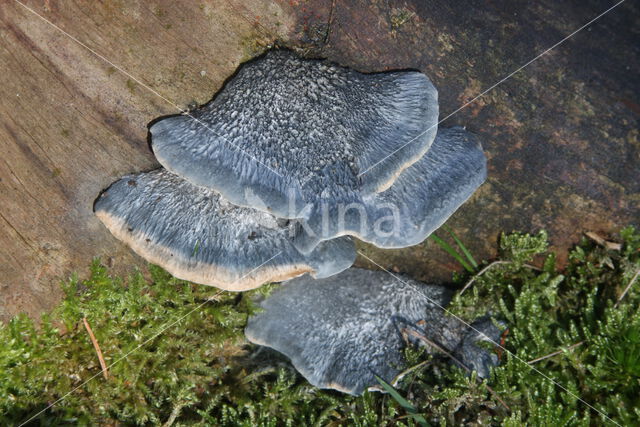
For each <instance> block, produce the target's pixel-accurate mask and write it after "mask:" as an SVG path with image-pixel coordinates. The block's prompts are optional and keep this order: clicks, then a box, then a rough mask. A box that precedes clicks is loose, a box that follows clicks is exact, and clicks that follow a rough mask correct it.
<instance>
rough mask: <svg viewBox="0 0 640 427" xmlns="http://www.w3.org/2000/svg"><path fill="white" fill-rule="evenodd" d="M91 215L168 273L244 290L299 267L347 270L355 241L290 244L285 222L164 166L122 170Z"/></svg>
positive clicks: (324, 271)
mask: <svg viewBox="0 0 640 427" xmlns="http://www.w3.org/2000/svg"><path fill="white" fill-rule="evenodd" d="M94 209H95V213H96V215H97V216H98V218H100V220H101V221H102V222H103V223H104V225H105V226H106V227H107V228H108V229H109V231H111V233H112V234H113V235H114V236H115V237H117V238H118V239H120V240H122V241H123V242H125V243H126V244H128V245H129V246H130V247H131V248H132V249H133V250H134V251H135V252H136V253H137V254H139V255H140V256H142V257H143V258H145V259H146V260H148V261H149V262H152V263H154V264H158V265H160V266H161V267H163V268H164V269H166V270H167V271H168V272H170V273H171V274H173V275H174V276H176V277H178V278H180V279H185V280H190V281H193V282H196V283H201V284H205V285H212V286H216V287H218V288H221V289H225V290H232V291H244V290H248V289H252V288H256V287H258V286H260V285H261V284H263V283H265V282H269V281H281V280H286V279H289V278H291V277H295V276H298V275H301V274H304V273H311V274H314V275H316V276H317V277H325V276H327V275H331V274H335V273H337V272H339V271H341V270H344V269H345V268H348V267H349V266H350V265H351V264H352V263H353V261H354V259H355V249H354V246H353V242H351V241H349V240H346V239H336V240H333V241H331V242H328V244H327V245H325V246H323V247H319V248H318V249H317V250H314V251H313V252H312V253H310V254H308V255H303V254H301V253H300V252H298V251H297V250H296V249H295V248H294V247H293V245H292V244H291V241H290V240H291V236H290V233H291V230H290V228H291V225H290V224H289V221H287V220H279V219H277V218H275V217H273V216H272V215H270V214H267V213H264V212H261V211H256V210H254V209H249V208H239V207H237V206H234V205H232V204H230V203H229V202H227V201H226V200H224V199H223V198H222V197H221V196H220V195H219V194H217V193H215V192H214V191H211V190H209V189H206V188H202V187H198V186H196V185H193V184H191V183H189V182H188V181H186V180H184V179H182V178H180V177H178V176H177V175H174V174H172V173H170V172H168V171H166V170H165V169H157V170H154V171H151V172H147V173H140V174H135V175H128V176H125V177H123V178H122V179H120V180H119V181H116V182H115V183H113V184H112V185H111V186H110V187H109V188H108V189H107V190H106V191H104V192H103V193H102V194H101V195H100V197H99V198H98V199H97V200H96V203H95V206H94Z"/></svg>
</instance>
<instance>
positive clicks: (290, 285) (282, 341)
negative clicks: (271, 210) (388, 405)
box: [245, 268, 500, 395]
mask: <svg viewBox="0 0 640 427" xmlns="http://www.w3.org/2000/svg"><path fill="white" fill-rule="evenodd" d="M451 296H452V293H451V291H450V290H448V289H447V288H445V287H443V286H437V285H427V284H425V283H421V282H417V281H415V280H412V279H409V278H407V277H404V276H403V277H402V281H400V280H398V278H396V277H393V276H392V275H390V274H388V273H386V272H382V271H370V270H363V269H359V268H350V269H348V270H345V271H343V272H341V273H339V274H337V275H335V276H332V277H329V278H326V279H318V280H314V279H313V278H311V277H309V276H307V275H305V276H302V277H298V278H296V279H292V280H290V281H288V282H285V283H284V284H283V285H282V286H281V287H280V288H278V289H276V290H275V291H274V292H273V293H272V295H271V296H270V297H268V298H267V299H265V300H263V301H261V302H260V306H261V307H262V308H263V311H261V312H259V313H258V314H256V315H254V316H253V317H251V318H250V319H249V321H248V324H247V327H246V329H245V335H246V337H247V338H248V339H249V341H251V342H253V343H255V344H259V345H263V346H267V347H270V348H273V349H275V350H277V351H279V352H280V353H283V354H284V355H285V356H287V357H288V358H289V359H291V362H292V364H293V366H294V367H295V368H296V369H297V370H298V371H299V372H300V373H301V374H302V375H303V376H304V377H305V378H306V379H307V380H308V381H309V382H310V383H311V384H313V385H315V386H317V387H320V388H331V389H336V390H339V391H342V392H345V393H350V394H356V395H357V394H360V393H362V392H363V391H364V390H366V389H367V388H368V387H370V386H374V385H376V384H378V383H377V381H376V379H375V375H378V376H380V377H381V378H382V379H384V380H386V381H388V382H392V380H393V379H394V378H395V377H396V376H397V375H398V374H400V372H401V370H402V369H403V368H404V366H403V365H404V358H403V352H402V349H403V347H405V346H406V342H405V340H404V338H403V333H405V331H406V330H408V329H411V330H413V331H419V333H421V334H423V335H424V336H425V337H426V338H427V339H429V340H431V341H432V342H434V343H437V344H438V345H439V346H441V347H442V348H444V349H446V350H447V351H450V352H451V353H452V354H453V355H454V357H456V359H457V360H459V361H460V362H462V363H463V364H464V365H465V366H466V367H468V368H470V369H473V370H477V372H478V375H480V376H487V375H488V373H489V369H490V367H491V366H495V365H496V364H497V363H498V359H497V356H496V354H495V353H492V352H491V351H489V350H487V349H484V348H482V347H480V346H477V345H476V343H478V342H479V341H485V340H488V338H487V336H485V335H483V334H487V335H488V337H489V338H490V339H491V340H493V341H494V342H496V341H497V340H499V339H500V331H499V329H498V328H496V327H495V326H494V325H493V324H492V323H491V322H490V321H485V322H479V323H475V324H474V325H473V327H474V328H475V329H477V330H479V331H480V332H481V333H478V332H476V331H475V330H474V329H471V328H469V326H468V325H466V324H464V323H463V322H461V321H460V320H459V319H456V318H455V317H451V316H447V315H445V313H444V311H443V310H442V309H441V308H440V307H442V306H446V304H447V303H448V302H449V301H450V299H451ZM427 350H428V351H430V352H434V353H435V352H437V351H436V350H435V349H433V348H431V347H427Z"/></svg>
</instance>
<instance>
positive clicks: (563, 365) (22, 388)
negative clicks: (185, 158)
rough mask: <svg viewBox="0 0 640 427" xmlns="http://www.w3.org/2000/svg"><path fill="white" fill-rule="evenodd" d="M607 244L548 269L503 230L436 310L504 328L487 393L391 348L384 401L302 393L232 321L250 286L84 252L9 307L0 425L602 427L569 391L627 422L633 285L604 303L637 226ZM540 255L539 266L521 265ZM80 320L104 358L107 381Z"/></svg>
mask: <svg viewBox="0 0 640 427" xmlns="http://www.w3.org/2000/svg"><path fill="white" fill-rule="evenodd" d="M620 240H621V241H622V242H623V246H622V249H621V250H619V251H615V250H605V249H604V248H601V247H599V246H596V245H594V244H593V243H592V242H589V241H584V242H581V244H580V245H579V246H577V247H576V248H575V249H574V250H573V251H572V252H571V254H570V263H569V266H568V267H567V268H566V269H565V270H563V271H558V270H557V269H556V267H555V262H554V259H555V258H554V256H553V254H546V253H545V251H546V250H547V237H546V235H545V234H544V233H540V234H538V235H535V236H529V235H524V234H511V235H504V236H503V237H502V239H501V242H500V261H502V263H498V264H494V265H493V266H492V267H490V268H489V269H487V270H485V271H484V273H483V274H482V275H480V276H477V277H476V279H475V282H474V283H473V286H472V287H471V288H470V289H469V290H468V291H466V292H465V293H464V294H463V295H461V296H457V297H456V298H455V299H454V302H453V303H452V305H451V306H450V309H451V310H452V311H453V312H455V313H456V314H457V315H458V316H460V317H462V318H464V319H465V320H466V321H468V322H470V321H472V320H473V319H475V318H477V317H479V316H481V315H483V314H484V313H486V312H487V310H490V311H491V313H492V315H493V317H494V318H495V319H496V320H501V321H505V322H506V323H507V324H508V326H509V332H508V334H507V335H505V336H504V342H503V345H504V346H505V347H506V349H507V350H508V351H509V352H510V353H507V352H504V351H502V352H500V355H501V359H502V363H501V365H500V366H499V367H498V368H496V369H495V370H494V371H493V373H492V377H491V378H490V379H489V380H488V384H489V385H490V387H491V388H492V389H493V390H494V392H495V395H494V394H492V393H490V392H489V390H488V388H487V386H486V384H485V383H482V382H479V381H477V380H476V378H475V377H467V376H465V374H464V372H462V371H461V370H460V369H458V368H455V367H452V366H451V365H450V364H449V363H448V361H447V360H446V359H445V358H444V357H438V356H428V355H426V354H425V353H424V352H422V351H419V350H414V349H407V352H406V356H407V360H408V361H409V363H410V364H412V365H418V364H420V367H419V368H417V369H414V370H412V371H411V372H410V373H408V374H407V375H406V376H405V377H404V379H403V381H402V383H401V384H400V385H398V387H397V388H398V393H399V397H400V399H399V400H396V399H393V398H390V397H389V395H382V394H378V393H366V394H365V395H364V396H362V397H357V398H356V397H352V396H346V395H342V394H339V393H337V392H330V391H321V390H317V389H315V388H313V387H312V386H310V385H309V384H308V383H306V382H305V381H304V380H303V379H302V378H301V377H300V376H299V375H297V374H296V373H295V372H294V371H293V370H292V369H291V367H290V366H289V365H288V364H287V363H286V362H285V361H284V360H282V358H279V357H277V356H276V355H274V354H273V353H270V352H267V351H264V350H263V351H256V349H255V347H251V346H248V345H247V344H246V342H245V341H244V338H243V328H244V325H245V322H246V319H247V316H248V315H249V314H250V313H252V312H253V311H254V310H255V308H254V307H253V305H252V303H251V302H250V299H251V296H252V295H255V294H256V293H263V294H267V293H268V292H270V291H271V290H272V289H273V288H274V286H266V287H263V288H261V289H260V290H257V291H253V292H250V293H245V294H232V293H227V292H222V293H219V292H218V291H217V290H215V289H212V288H208V287H204V286H198V285H194V284H191V283H188V282H184V281H181V280H177V279H175V278H172V277H171V276H170V275H168V274H167V273H166V272H164V271H163V270H161V269H160V268H158V267H154V266H151V267H149V272H148V275H147V276H148V277H149V278H148V279H145V278H144V276H143V274H141V273H135V274H133V275H132V276H131V277H129V278H128V279H126V280H123V279H121V278H117V277H112V276H110V275H109V273H108V271H107V269H106V268H105V267H103V266H102V265H100V263H99V262H98V261H96V262H94V263H93V265H92V267H91V277H90V278H89V279H87V280H84V281H79V280H78V279H77V278H72V279H70V280H68V281H66V282H64V283H63V288H64V291H65V295H66V297H65V299H64V301H63V302H62V304H61V306H60V307H59V308H58V309H56V310H55V311H54V312H53V313H51V314H49V315H47V316H44V317H43V318H42V320H41V322H39V324H38V326H37V327H36V325H35V324H34V322H33V321H31V320H30V319H28V318H26V317H25V316H18V317H16V318H14V319H13V320H11V321H10V322H9V323H8V324H7V325H3V326H1V327H0V342H2V343H3V345H2V346H1V347H0V424H15V423H19V422H21V421H24V420H26V419H28V418H29V417H30V416H32V415H34V414H36V413H38V412H40V411H41V410H44V409H45V408H47V406H48V405H49V404H50V403H53V402H56V401H57V400H58V399H61V398H62V400H61V401H59V402H57V403H56V404H55V405H54V406H53V407H51V408H49V409H46V410H45V411H44V412H42V414H40V415H39V416H38V417H37V422H39V423H41V424H69V423H74V424H76V423H79V424H117V423H124V424H159V423H165V422H167V421H172V422H175V423H177V424H200V425H223V426H224V425H234V426H235V425H247V426H248V425H307V424H318V425H326V424H333V425H339V424H348V425H359V426H369V425H371V426H374V425H376V426H377V425H415V423H414V420H415V419H418V418H416V416H415V414H414V415H412V416H411V417H408V415H409V414H407V412H406V409H404V408H403V405H402V404H401V403H402V402H404V403H405V405H404V407H406V402H405V399H406V400H407V401H409V402H410V403H411V407H412V408H414V409H412V411H413V410H415V411H416V412H417V413H420V414H422V415H423V416H424V418H425V419H426V420H427V421H428V422H430V423H435V424H440V425H458V424H465V423H473V424H493V425H496V424H503V425H509V426H511V425H513V426H515V425H522V424H530V425H551V424H558V425H596V424H602V423H603V422H605V421H606V419H605V418H604V417H603V416H602V415H600V414H599V413H598V412H596V411H595V410H593V409H590V408H589V406H587V405H586V404H584V403H583V402H582V401H580V400H579V399H578V398H577V397H576V396H579V397H580V399H582V400H584V401H585V402H588V403H589V404H590V405H592V406H593V407H595V408H596V409H597V410H598V411H601V412H603V413H605V414H607V416H609V417H611V418H612V419H613V420H615V421H616V422H617V423H620V424H622V425H631V424H633V423H634V421H635V420H637V419H638V417H639V416H640V409H638V408H640V405H639V403H640V402H639V398H638V396H640V352H639V351H638V348H640V315H639V313H638V307H639V306H640V292H639V291H638V288H640V283H636V286H633V287H631V288H630V289H629V291H628V293H627V294H626V295H625V297H624V298H623V299H622V301H621V302H620V303H619V304H618V305H615V302H616V300H617V299H618V298H619V296H620V295H621V294H622V292H623V290H624V289H625V288H626V287H627V285H628V284H629V283H630V281H631V280H632V278H633V277H634V275H635V274H636V272H637V271H638V269H640V233H638V232H637V231H636V230H634V229H632V228H626V229H624V230H622V231H621V233H620ZM541 256H544V258H543V266H542V268H541V269H540V270H538V269H535V268H532V266H531V265H529V264H528V263H530V262H531V260H532V259H534V258H536V259H538V258H540V257H541ZM483 267H486V264H485V265H480V266H478V270H481V269H483ZM470 277H471V275H469V276H468V277H467V279H469V278H470ZM84 317H86V319H87V321H88V323H89V324H90V325H91V328H92V330H93V332H94V334H95V336H96V339H97V341H98V342H99V345H100V348H101V350H102V353H103V355H104V358H105V361H106V363H107V365H109V368H108V371H109V378H108V379H104V378H103V377H102V375H101V372H100V365H99V363H98V358H97V356H96V352H95V349H94V347H93V345H92V343H91V340H90V339H89V336H88V334H87V331H86V330H85V328H84V326H83V322H82V319H83V318H84ZM580 343H581V344H580ZM576 344H579V345H576ZM562 349H565V350H564V351H563V352H560V353H558V354H555V355H553V356H551V357H547V358H545V359H543V360H540V361H539V362H536V363H534V364H533V365H530V364H528V363H526V362H527V361H530V360H532V359H536V358H540V357H541V356H545V355H551V354H554V353H555V352H556V351H557V350H562ZM532 366H533V367H534V368H535V369H536V370H537V371H536V370H534V369H532ZM542 374H544V376H543V375H542ZM545 376H546V377H547V378H552V379H553V380H554V381H556V382H557V383H558V384H560V385H561V386H562V388H561V387H558V386H557V385H555V384H553V383H552V382H550V381H549V380H548V379H546V378H545ZM495 396H499V398H500V399H501V400H502V402H499V401H498V400H497V399H496V397H495ZM399 402H400V403H399ZM504 405H506V406H507V407H508V408H509V409H507V407H505V406H504Z"/></svg>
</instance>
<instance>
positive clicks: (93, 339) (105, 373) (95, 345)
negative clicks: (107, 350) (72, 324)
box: [82, 317, 109, 380]
mask: <svg viewBox="0 0 640 427" xmlns="http://www.w3.org/2000/svg"><path fill="white" fill-rule="evenodd" d="M82 323H84V327H85V329H86V330H87V332H88V333H89V338H91V342H92V343H93V348H95V349H96V354H97V355H98V360H99V361H100V367H102V375H103V376H104V379H105V380H108V379H109V371H108V370H107V364H106V363H105V362H104V357H102V350H100V346H99V345H98V340H97V339H96V337H95V335H93V331H92V330H91V326H89V322H88V321H87V318H86V317H83V318H82Z"/></svg>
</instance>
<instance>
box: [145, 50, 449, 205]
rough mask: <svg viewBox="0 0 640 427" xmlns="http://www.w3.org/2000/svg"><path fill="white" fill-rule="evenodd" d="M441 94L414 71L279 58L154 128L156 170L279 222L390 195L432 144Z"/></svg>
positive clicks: (285, 54) (249, 68)
mask: <svg viewBox="0 0 640 427" xmlns="http://www.w3.org/2000/svg"><path fill="white" fill-rule="evenodd" d="M437 119H438V102H437V91H436V89H435V88H434V86H433V85H432V84H431V82H430V81H429V79H428V78H427V77H426V76H425V75H424V74H422V73H420V72H414V71H402V72H388V73H375V74H363V73H360V72H357V71H354V70H351V69H348V68H344V67H340V66H337V65H334V64H331V63H329V62H326V61H321V60H309V59H303V58H300V57H299V56H297V55H295V54H293V53H292V52H289V51H283V50H275V51H271V52H269V53H267V54H266V55H264V56H263V57H261V58H258V59H257V60H254V61H251V62H248V63H246V64H244V65H243V66H242V67H241V68H240V70H239V71H238V73H237V74H236V75H235V76H234V77H233V78H231V79H230V80H229V82H228V83H227V84H226V85H225V87H224V88H223V89H222V90H221V91H220V92H219V93H218V94H217V95H216V97H215V98H214V99H213V100H212V101H211V102H210V103H209V104H207V105H205V106H203V107H202V108H200V109H198V110H195V111H193V112H192V113H191V114H190V115H180V116H173V117H168V118H165V119H161V120H159V121H157V122H156V123H154V124H153V125H152V126H151V127H150V132H151V143H152V147H153V150H154V153H155V155H156V157H157V159H158V161H159V162H160V163H161V164H162V165H163V166H164V167H165V168H167V169H168V170H170V171H172V172H174V173H176V174H178V175H180V176H182V177H184V178H186V179H187V180H189V181H191V182H192V183H195V184H197V185H201V186H204V187H208V188H211V189H213V190H215V191H217V192H219V193H220V194H222V196H223V197H225V198H226V199H227V200H229V201H230V202H231V203H234V204H236V205H239V206H246V207H253V208H256V209H261V210H265V211H267V212H270V213H273V214H274V215H276V216H278V217H281V218H299V217H304V216H305V212H308V211H306V210H305V209H304V208H305V206H308V205H310V206H313V205H315V204H317V203H319V201H320V200H325V201H327V202H329V203H333V202H335V203H338V202H341V201H347V202H348V201H349V200H354V199H357V198H358V197H359V195H361V194H369V193H375V192H379V191H382V190H384V189H386V188H388V187H389V186H390V185H391V184H392V183H393V181H394V180H395V179H396V178H397V177H398V175H399V174H400V173H401V172H402V171H403V170H404V169H406V168H407V167H408V166H410V165H411V164H412V163H414V162H415V161H416V160H418V159H419V158H420V157H421V156H422V155H423V154H424V153H425V152H426V151H427V150H428V148H429V146H430V145H431V143H432V141H433V139H434V137H435V134H436V128H437Z"/></svg>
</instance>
